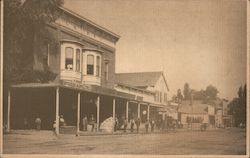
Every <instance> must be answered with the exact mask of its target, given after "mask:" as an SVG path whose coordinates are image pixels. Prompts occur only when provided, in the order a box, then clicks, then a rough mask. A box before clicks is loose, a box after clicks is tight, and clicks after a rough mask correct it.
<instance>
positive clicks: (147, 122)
mask: <svg viewBox="0 0 250 158" xmlns="http://www.w3.org/2000/svg"><path fill="white" fill-rule="evenodd" d="M148 127H149V120H148V119H147V120H146V122H145V128H146V133H148Z"/></svg>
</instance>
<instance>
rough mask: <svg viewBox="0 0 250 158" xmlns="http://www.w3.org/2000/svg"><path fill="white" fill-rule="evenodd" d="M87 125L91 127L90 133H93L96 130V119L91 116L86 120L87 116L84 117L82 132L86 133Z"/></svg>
mask: <svg viewBox="0 0 250 158" xmlns="http://www.w3.org/2000/svg"><path fill="white" fill-rule="evenodd" d="M88 125H91V131H92V132H94V131H95V130H96V119H95V117H94V115H93V114H92V115H91V116H90V118H89V119H88V118H87V115H85V116H84V117H83V119H82V130H83V131H87V130H88Z"/></svg>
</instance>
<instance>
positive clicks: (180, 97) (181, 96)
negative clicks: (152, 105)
mask: <svg viewBox="0 0 250 158" xmlns="http://www.w3.org/2000/svg"><path fill="white" fill-rule="evenodd" d="M177 98H178V100H180V101H182V100H183V95H182V94H181V89H178V90H177Z"/></svg>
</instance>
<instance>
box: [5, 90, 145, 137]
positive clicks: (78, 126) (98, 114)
mask: <svg viewBox="0 0 250 158" xmlns="http://www.w3.org/2000/svg"><path fill="white" fill-rule="evenodd" d="M9 96H10V95H9ZM9 103H10V97H9ZM80 105H81V93H80V92H78V94H77V126H76V129H77V130H76V135H77V136H78V135H79V132H80V111H81V110H80V107H81V106H80ZM128 105H129V101H127V102H126V119H128ZM140 105H141V104H140V103H138V118H140V109H141V106H140ZM96 106H97V113H96V115H97V116H96V117H97V119H96V124H97V131H99V125H100V96H99V95H98V96H97V101H96ZM115 108H116V100H115V98H113V121H114V122H115V118H116V112H115ZM149 110H150V105H148V106H147V119H148V120H149ZM8 119H9V109H8ZM8 123H9V121H8ZM8 127H9V125H8ZM56 134H57V135H58V134H59V88H56Z"/></svg>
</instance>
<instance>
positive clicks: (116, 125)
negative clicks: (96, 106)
mask: <svg viewBox="0 0 250 158" xmlns="http://www.w3.org/2000/svg"><path fill="white" fill-rule="evenodd" d="M118 124H119V122H118V118H117V115H116V116H115V126H114V131H116V130H117V129H118Z"/></svg>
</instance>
